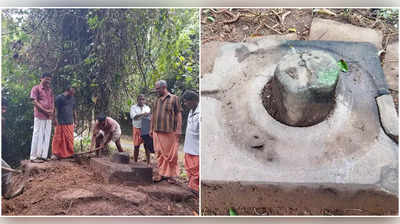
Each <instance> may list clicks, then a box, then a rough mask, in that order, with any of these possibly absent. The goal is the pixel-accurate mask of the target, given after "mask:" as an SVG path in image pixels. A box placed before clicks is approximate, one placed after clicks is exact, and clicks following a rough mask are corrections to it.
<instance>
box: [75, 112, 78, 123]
mask: <svg viewBox="0 0 400 224" xmlns="http://www.w3.org/2000/svg"><path fill="white" fill-rule="evenodd" d="M77 119H78V115H77V113H76V111H74V124H75V125H76V124H77V123H78V120H77Z"/></svg>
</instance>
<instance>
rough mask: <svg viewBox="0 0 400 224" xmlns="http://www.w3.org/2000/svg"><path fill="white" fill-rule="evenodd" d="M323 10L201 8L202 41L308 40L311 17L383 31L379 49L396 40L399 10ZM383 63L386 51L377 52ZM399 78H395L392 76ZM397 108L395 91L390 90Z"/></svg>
mask: <svg viewBox="0 0 400 224" xmlns="http://www.w3.org/2000/svg"><path fill="white" fill-rule="evenodd" d="M328 10H329V12H332V13H334V14H335V16H333V15H330V14H329V13H326V12H327V11H326V10H325V11H324V10H322V11H321V10H320V11H318V10H317V9H315V10H314V9H311V8H308V9H293V8H268V9H261V8H230V9H229V8H218V9H212V8H204V9H202V11H201V42H202V43H203V44H204V43H207V42H210V41H226V42H245V41H248V40H251V39H252V38H257V37H260V36H267V35H285V34H288V33H296V34H297V39H298V40H308V38H309V34H310V28H311V23H312V20H313V18H323V19H330V20H335V21H338V22H341V23H347V24H352V25H356V26H360V27H365V28H371V29H374V30H378V31H381V32H382V33H383V41H382V49H383V50H386V48H387V46H388V45H389V44H390V43H393V42H397V41H398V40H399V29H398V19H399V18H398V13H397V14H394V15H391V16H387V15H385V13H384V11H382V10H381V11H380V10H379V9H367V8H364V9H355V8H350V9H344V8H341V9H333V8H329V9H328ZM380 56H381V57H380V58H381V62H382V65H383V64H384V63H385V53H384V51H383V53H382V54H381V55H380ZM395 79H396V80H398V77H397V76H396V77H395ZM390 92H391V95H392V97H393V100H394V103H395V105H396V111H398V106H399V102H398V91H395V90H390Z"/></svg>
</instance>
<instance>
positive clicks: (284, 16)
mask: <svg viewBox="0 0 400 224" xmlns="http://www.w3.org/2000/svg"><path fill="white" fill-rule="evenodd" d="M290 13H291V11H287V12H285V13H284V14H283V15H282V20H281V24H282V25H283V24H284V23H285V18H286V16H288V15H289V14H290Z"/></svg>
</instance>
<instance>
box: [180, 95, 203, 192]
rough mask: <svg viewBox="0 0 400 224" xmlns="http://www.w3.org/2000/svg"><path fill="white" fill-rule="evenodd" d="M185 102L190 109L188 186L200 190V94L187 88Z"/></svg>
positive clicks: (188, 124)
mask: <svg viewBox="0 0 400 224" xmlns="http://www.w3.org/2000/svg"><path fill="white" fill-rule="evenodd" d="M182 98H183V104H184V105H185V107H186V108H188V109H190V111H189V115H188V118H187V125H186V134H185V145H184V146H183V151H184V152H185V163H184V165H185V170H186V173H187V176H188V178H189V183H188V186H189V187H190V188H191V189H192V190H193V191H194V192H199V136H200V108H199V107H200V106H199V95H198V94H197V93H195V92H193V91H190V90H186V91H185V92H184V93H183V95H182Z"/></svg>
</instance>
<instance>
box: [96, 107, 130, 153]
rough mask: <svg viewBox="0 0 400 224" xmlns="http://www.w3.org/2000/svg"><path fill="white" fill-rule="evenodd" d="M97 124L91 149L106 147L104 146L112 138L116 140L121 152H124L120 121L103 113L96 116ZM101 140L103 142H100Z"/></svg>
mask: <svg viewBox="0 0 400 224" xmlns="http://www.w3.org/2000/svg"><path fill="white" fill-rule="evenodd" d="M96 120H97V121H96V124H95V126H94V129H93V135H92V141H91V144H90V151H93V150H94V146H95V145H96V149H104V147H105V146H106V145H107V144H108V143H109V142H110V141H111V140H112V141H113V142H115V145H116V146H117V149H118V151H119V152H123V151H124V150H123V149H122V146H121V141H120V138H121V127H120V126H119V124H118V122H117V121H115V120H114V119H112V118H111V117H106V116H105V115H104V114H103V113H101V114H99V115H98V116H97V117H96ZM99 140H101V142H99Z"/></svg>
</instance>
